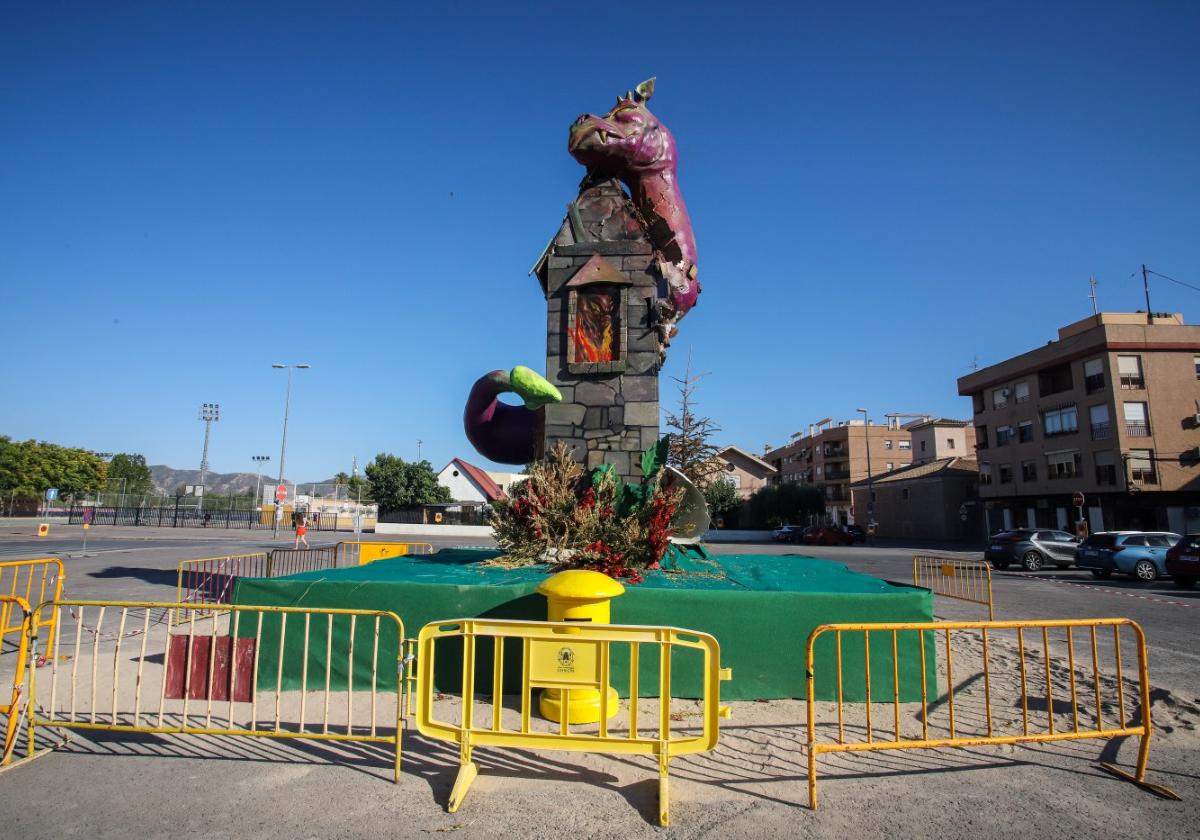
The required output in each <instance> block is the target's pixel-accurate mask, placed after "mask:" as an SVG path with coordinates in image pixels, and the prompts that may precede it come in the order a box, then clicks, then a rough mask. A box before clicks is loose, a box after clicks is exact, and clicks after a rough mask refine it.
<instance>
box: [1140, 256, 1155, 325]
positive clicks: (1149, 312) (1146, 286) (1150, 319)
mask: <svg viewBox="0 0 1200 840" xmlns="http://www.w3.org/2000/svg"><path fill="white" fill-rule="evenodd" d="M1142 289H1143V290H1145V292H1146V323H1147V324H1152V323H1154V310H1153V309H1151V308H1150V279H1149V278H1148V277H1147V276H1146V264H1145V263H1142Z"/></svg>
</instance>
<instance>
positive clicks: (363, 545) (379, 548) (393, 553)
mask: <svg viewBox="0 0 1200 840" xmlns="http://www.w3.org/2000/svg"><path fill="white" fill-rule="evenodd" d="M337 552H338V566H365V565H366V564H368V563H374V562H375V561H376V560H387V559H388V558H391V557H406V556H408V555H410V554H421V555H425V554H433V545H432V544H430V543H424V542H365V541H359V540H343V541H342V542H340V543H338V544H337Z"/></svg>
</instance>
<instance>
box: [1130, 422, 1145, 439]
mask: <svg viewBox="0 0 1200 840" xmlns="http://www.w3.org/2000/svg"><path fill="white" fill-rule="evenodd" d="M1125 434H1126V435H1128V436H1129V437H1150V424H1149V423H1126V424H1125Z"/></svg>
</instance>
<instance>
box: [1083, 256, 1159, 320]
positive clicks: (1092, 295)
mask: <svg viewBox="0 0 1200 840" xmlns="http://www.w3.org/2000/svg"><path fill="white" fill-rule="evenodd" d="M1142 267H1143V268H1145V266H1142ZM1099 285H1100V281H1099V280H1097V279H1096V276H1095V275H1094V274H1093V275H1092V276H1091V277H1089V278H1088V286H1090V287H1091V292H1090V293H1089V294H1088V297H1090V298H1091V299H1092V313H1093V314H1095V315H1099V314H1100V305H1099V304H1098V303H1097V302H1096V287H1097V286H1099Z"/></svg>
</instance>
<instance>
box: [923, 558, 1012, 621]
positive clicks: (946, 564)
mask: <svg viewBox="0 0 1200 840" xmlns="http://www.w3.org/2000/svg"><path fill="white" fill-rule="evenodd" d="M913 585H914V586H920V587H922V588H924V589H928V590H931V591H932V592H933V593H934V594H936V595H944V596H945V597H947V598H955V599H957V600H959V601H970V602H971V603H973V604H983V605H984V606H985V607H987V611H988V621H991V620H992V619H994V618H995V617H996V616H995V615H994V612H993V609H992V566H991V564H990V563H985V562H983V561H982V560H964V559H962V558H960V557H941V556H937V555H929V554H915V555H913Z"/></svg>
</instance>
